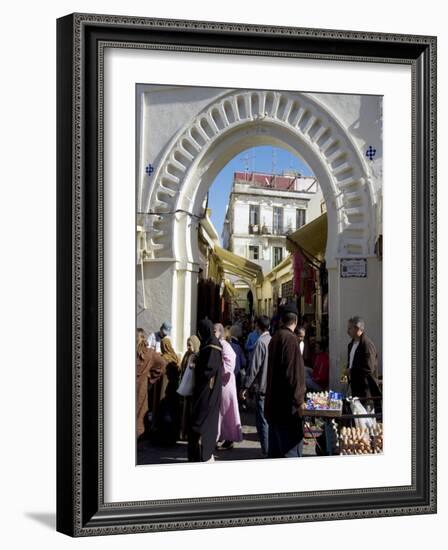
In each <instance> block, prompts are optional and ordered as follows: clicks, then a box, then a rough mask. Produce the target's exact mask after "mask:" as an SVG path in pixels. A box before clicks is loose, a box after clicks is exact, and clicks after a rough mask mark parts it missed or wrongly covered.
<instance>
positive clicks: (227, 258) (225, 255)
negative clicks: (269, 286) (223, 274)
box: [213, 245, 263, 283]
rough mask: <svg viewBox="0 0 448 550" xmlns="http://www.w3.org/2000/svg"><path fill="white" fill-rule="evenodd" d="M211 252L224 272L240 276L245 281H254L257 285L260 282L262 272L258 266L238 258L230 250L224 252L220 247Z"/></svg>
mask: <svg viewBox="0 0 448 550" xmlns="http://www.w3.org/2000/svg"><path fill="white" fill-rule="evenodd" d="M213 252H214V253H215V254H216V256H217V257H218V258H219V260H220V263H221V265H222V268H223V269H224V271H227V272H228V273H232V274H233V275H237V276H240V277H242V278H243V279H246V280H250V281H252V280H253V279H256V280H257V282H258V283H261V282H262V280H263V271H262V269H261V267H260V266H259V265H258V264H256V263H254V262H251V261H250V260H247V259H246V258H243V257H241V256H238V255H237V254H234V253H233V252H230V250H225V249H224V248H221V247H220V246H216V245H215V247H214V250H213Z"/></svg>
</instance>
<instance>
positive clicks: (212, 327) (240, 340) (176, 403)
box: [136, 304, 381, 462]
mask: <svg viewBox="0 0 448 550" xmlns="http://www.w3.org/2000/svg"><path fill="white" fill-rule="evenodd" d="M347 332H348V334H349V336H350V337H351V341H350V343H349V345H348V351H347V354H348V355H347V370H346V372H345V374H346V375H347V377H348V381H349V384H350V385H351V388H352V393H353V395H358V396H359V397H365V396H369V395H371V396H378V395H381V392H380V389H379V385H378V376H377V353H376V349H375V346H374V344H373V342H372V341H371V340H370V339H369V338H368V337H367V335H366V334H365V324H364V321H363V320H362V319H361V318H359V317H353V318H351V319H350V320H349V321H348V327H347ZM170 333H171V324H170V323H169V322H164V323H163V324H162V325H161V327H160V329H159V330H158V331H157V332H155V333H152V334H149V335H147V334H146V333H145V332H144V331H143V330H142V329H137V393H136V396H137V437H138V438H139V439H141V438H146V437H149V438H150V439H151V440H152V441H153V442H155V443H157V444H162V445H170V444H175V443H176V441H178V440H182V441H186V442H187V449H188V460H189V461H192V462H211V461H214V453H215V452H219V450H224V449H232V448H233V446H234V444H235V443H236V442H240V441H242V439H243V432H242V423H241V416H240V411H244V410H246V409H247V404H248V402H250V403H253V406H254V408H255V425H256V429H257V433H258V438H259V442H260V448H261V453H262V456H264V457H269V458H280V457H299V456H302V453H303V422H302V413H303V408H304V406H305V405H304V403H305V395H306V392H307V391H324V390H327V389H328V386H329V357H328V352H327V349H326V343H325V342H323V341H318V340H316V336H315V332H314V331H313V329H312V326H310V325H309V324H307V323H300V324H299V316H298V312H297V309H296V307H295V305H294V304H285V305H283V306H282V307H281V308H279V311H278V312H276V314H275V315H274V317H273V318H272V319H269V318H268V317H267V316H265V315H261V316H260V317H258V318H257V319H256V320H255V321H254V322H253V323H252V324H251V325H250V327H248V326H247V323H246V324H244V323H241V322H238V323H234V324H233V325H231V326H226V327H224V326H223V325H222V324H220V323H213V322H212V321H211V320H210V319H207V318H206V319H202V320H201V321H200V322H199V323H198V330H197V335H192V336H190V337H189V338H188V340H187V343H186V344H187V349H186V352H185V353H184V355H183V357H182V359H180V357H178V355H177V354H176V352H175V350H174V349H173V346H172V343H171V339H170Z"/></svg>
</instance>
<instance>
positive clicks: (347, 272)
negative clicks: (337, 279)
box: [341, 258, 367, 278]
mask: <svg viewBox="0 0 448 550" xmlns="http://www.w3.org/2000/svg"><path fill="white" fill-rule="evenodd" d="M341 277H342V278H345V277H367V259H366V258H342V259H341Z"/></svg>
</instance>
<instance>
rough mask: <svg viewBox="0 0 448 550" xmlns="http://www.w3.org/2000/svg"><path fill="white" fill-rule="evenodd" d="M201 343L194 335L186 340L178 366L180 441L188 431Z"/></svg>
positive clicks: (186, 437)
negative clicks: (195, 370) (185, 348)
mask: <svg viewBox="0 0 448 550" xmlns="http://www.w3.org/2000/svg"><path fill="white" fill-rule="evenodd" d="M200 346H201V341H200V340H199V338H198V337H197V336H195V335H194V334H193V335H192V336H190V338H188V340H187V351H186V352H185V354H184V356H183V358H182V363H181V366H180V376H181V383H180V385H179V388H178V389H177V393H178V394H179V395H180V396H181V397H180V409H181V422H180V439H181V440H182V441H186V440H187V439H188V432H189V429H190V417H191V398H192V395H193V387H194V368H195V362H196V359H197V355H198V353H199V348H200Z"/></svg>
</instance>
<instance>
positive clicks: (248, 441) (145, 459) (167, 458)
mask: <svg viewBox="0 0 448 550" xmlns="http://www.w3.org/2000/svg"><path fill="white" fill-rule="evenodd" d="M241 422H242V423H243V437H244V439H243V441H241V442H239V443H235V445H234V448H233V449H229V450H222V451H221V450H219V451H216V452H215V453H214V457H215V460H216V461H221V460H254V459H259V458H263V455H262V453H261V448H260V443H259V440H258V435H257V430H256V428H255V412H254V411H253V409H249V410H248V411H241ZM303 456H315V446H314V441H313V439H312V437H310V434H309V433H308V432H307V433H306V434H305V445H304V449H303ZM181 462H187V442H186V441H178V442H177V443H176V445H173V446H160V445H154V444H152V443H150V442H149V441H147V440H145V441H142V442H141V443H139V445H138V449H137V464H139V465H141V464H173V463H176V464H179V463H181Z"/></svg>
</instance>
